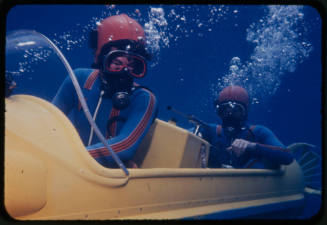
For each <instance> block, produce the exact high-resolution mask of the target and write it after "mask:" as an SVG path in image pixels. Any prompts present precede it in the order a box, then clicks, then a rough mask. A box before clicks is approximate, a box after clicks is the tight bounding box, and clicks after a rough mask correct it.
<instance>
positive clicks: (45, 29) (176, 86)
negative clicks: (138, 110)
mask: <svg viewBox="0 0 327 225" xmlns="http://www.w3.org/2000/svg"><path fill="white" fill-rule="evenodd" d="M150 7H151V6H149V5H134V6H128V5H127V6H116V7H115V8H112V9H110V8H109V6H100V5H99V6H98V5H78V6H73V5H43V6H42V5H39V6H38V5H23V6H16V7H14V8H12V9H11V10H10V11H9V13H8V15H7V27H6V30H7V32H10V31H14V30H17V29H33V30H36V31H38V32H40V33H42V34H44V35H46V36H47V37H49V38H50V39H52V40H53V39H56V38H57V39H58V36H59V35H60V34H63V33H65V32H70V33H71V34H72V35H73V36H74V38H77V37H78V36H84V37H86V36H87V32H82V30H81V29H80V28H81V27H84V25H87V24H90V21H91V19H92V17H98V18H101V17H103V15H108V14H103V13H104V12H105V13H113V14H114V13H115V12H117V10H119V12H120V13H122V12H124V13H126V14H128V15H131V16H132V17H133V18H136V19H138V20H139V21H140V23H141V24H142V25H144V22H147V21H149V20H148V12H149V10H150ZM153 7H162V8H163V9H164V12H165V13H166V19H167V23H168V25H167V29H168V30H167V31H166V33H169V34H171V37H170V38H169V39H170V43H169V47H168V46H165V45H164V44H162V43H161V44H160V53H159V55H158V56H157V58H156V59H155V60H156V62H158V64H157V65H155V66H154V67H149V71H148V75H147V77H146V78H144V79H143V80H140V81H139V83H141V84H144V85H147V86H148V87H149V88H150V89H152V90H153V92H154V93H155V94H156V96H157V98H158V100H159V103H160V112H159V118H161V119H164V120H168V119H169V118H171V117H176V118H177V119H178V121H179V122H178V124H179V125H181V126H183V127H190V126H191V125H190V124H188V123H187V121H185V120H184V119H183V118H181V117H178V116H177V115H173V114H172V113H171V112H168V111H167V110H166V106H168V105H171V106H174V107H176V108H177V109H178V110H180V111H182V112H185V113H187V114H193V115H195V116H197V117H199V118H200V119H202V120H204V121H207V122H219V119H218V118H217V116H216V114H215V112H214V108H213V105H212V100H213V99H214V98H215V97H216V96H214V95H213V92H212V91H211V86H212V85H213V84H215V83H217V79H218V77H219V76H222V75H224V74H226V73H227V72H228V69H229V62H230V60H231V58H232V57H234V56H238V57H240V58H241V59H242V61H246V60H249V57H250V55H251V53H252V52H253V48H254V45H253V44H252V43H250V42H248V41H246V35H247V34H246V29H247V28H248V27H249V25H250V24H251V23H254V22H257V21H258V20H259V19H260V18H262V17H263V16H264V15H265V14H266V7H265V6H263V5H261V6H237V5H227V6H226V7H225V8H224V12H225V13H224V14H222V16H221V17H219V20H218V21H217V22H213V23H211V24H210V25H208V19H210V18H211V17H212V15H211V14H210V13H208V6H206V5H202V6H200V5H198V6H197V5H194V6H193V7H194V9H195V8H197V9H198V11H196V12H197V13H196V14H194V12H195V10H193V11H191V10H185V9H183V8H181V7H180V6H179V7H174V6H169V5H163V6H158V5H154V6H153ZM135 8H138V9H139V10H140V12H141V13H142V16H141V17H137V15H136V14H135V13H134V11H135ZM171 9H175V11H176V14H180V15H185V17H186V21H187V22H186V23H184V22H182V21H180V20H179V21H177V20H173V19H171V18H168V17H167V15H168V13H169V11H170V10H171ZM234 10H238V11H237V13H234ZM303 13H304V18H305V22H306V23H307V25H306V27H307V29H308V30H307V31H306V35H307V40H308V42H310V43H311V44H312V46H313V51H312V52H311V53H310V56H309V57H308V58H307V59H305V60H304V62H303V63H298V64H297V68H296V70H295V71H294V72H293V73H288V72H285V74H284V76H283V77H282V82H281V86H280V88H279V89H278V91H277V92H276V93H275V94H274V95H273V96H267V98H265V99H263V100H262V101H260V103H259V104H255V105H252V106H251V109H250V117H249V121H250V122H251V123H253V124H262V125H265V126H267V127H269V128H270V129H271V130H272V131H274V133H275V134H276V135H277V136H278V137H279V139H280V140H281V141H282V142H283V143H284V144H285V145H289V144H291V143H294V142H308V143H311V144H314V145H316V146H317V149H316V150H317V152H320V151H321V129H322V128H321V126H322V124H321V113H320V110H321V95H322V93H321V86H322V83H321V78H322V75H321V35H322V34H321V20H320V16H319V14H318V12H317V11H316V10H315V9H314V8H312V7H310V6H307V7H305V8H304V9H303ZM194 17H198V18H199V20H200V21H202V22H203V24H207V25H208V26H207V27H206V28H199V27H198V26H197V24H194V23H193V22H192V21H191V20H190V18H194ZM215 18H217V17H215ZM91 24H93V25H94V23H91ZM178 24H180V25H181V27H182V30H183V31H188V34H189V36H186V35H185V33H183V32H182V31H180V30H175V29H174V28H175V27H176V25H178ZM208 28H211V29H212V31H208ZM191 30H193V32H192V33H191V32H190V31H191ZM198 33H202V34H203V36H202V37H200V36H199V35H197V34H198ZM55 34H56V35H55ZM176 37H177V38H178V39H177V40H176V41H175V40H174V38H176ZM62 51H63V53H64V55H65V56H66V57H67V59H68V61H69V62H70V64H71V66H72V67H73V68H77V67H89V66H90V64H91V63H92V61H93V56H92V52H91V50H90V49H89V48H88V45H87V41H83V42H80V46H78V47H77V46H75V47H73V48H72V49H70V50H67V49H65V47H64V48H63V49H62ZM35 71H36V72H37V71H42V72H40V74H41V75H39V77H38V78H37V79H32V80H30V85H31V87H34V88H35V90H38V91H39V93H38V95H39V96H42V95H44V98H46V99H51V98H52V97H53V96H54V94H55V92H56V90H57V89H58V87H59V85H60V83H61V82H62V80H63V79H64V77H65V76H66V73H65V70H64V69H63V67H62V66H56V67H52V68H49V67H48V65H47V66H46V67H45V66H44V65H38V66H37V67H36V68H35ZM45 71H46V72H45ZM35 76H36V75H35ZM23 78H24V77H20V78H17V79H18V81H21V80H22V79H23ZM181 79H182V80H181ZM36 80H37V81H38V82H36ZM21 82H23V81H21ZM18 86H19V87H18V88H17V90H16V92H17V93H19V92H24V91H25V90H24V88H25V85H22V83H21V85H20V83H19V82H18ZM41 89H43V91H42V90H41Z"/></svg>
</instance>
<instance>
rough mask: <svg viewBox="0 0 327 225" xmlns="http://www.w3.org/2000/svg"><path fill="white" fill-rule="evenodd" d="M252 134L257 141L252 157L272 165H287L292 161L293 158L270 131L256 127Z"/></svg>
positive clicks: (262, 127)
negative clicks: (254, 156)
mask: <svg viewBox="0 0 327 225" xmlns="http://www.w3.org/2000/svg"><path fill="white" fill-rule="evenodd" d="M253 132H254V134H255V137H256V139H257V146H256V149H255V150H254V151H253V154H254V155H256V156H257V157H260V158H264V159H266V160H268V161H269V162H270V163H271V164H272V165H281V164H283V165H288V164H290V163H291V162H292V161H293V156H292V155H291V154H290V153H289V151H288V149H287V148H285V146H284V145H283V144H282V143H281V142H280V141H279V140H278V138H277V137H276V136H275V134H274V133H273V132H272V131H271V130H269V129H268V128H266V127H264V126H256V127H255V129H254V130H253Z"/></svg>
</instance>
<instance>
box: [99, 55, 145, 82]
mask: <svg viewBox="0 0 327 225" xmlns="http://www.w3.org/2000/svg"><path fill="white" fill-rule="evenodd" d="M103 70H104V72H107V73H111V74H113V73H118V74H119V73H122V72H128V74H129V75H131V76H132V77H135V78H142V77H144V76H145V74H146V70H147V65H146V60H145V59H144V58H143V57H142V56H141V55H138V54H136V53H133V52H130V51H125V50H114V51H111V52H109V53H108V54H107V55H106V56H105V58H104V61H103Z"/></svg>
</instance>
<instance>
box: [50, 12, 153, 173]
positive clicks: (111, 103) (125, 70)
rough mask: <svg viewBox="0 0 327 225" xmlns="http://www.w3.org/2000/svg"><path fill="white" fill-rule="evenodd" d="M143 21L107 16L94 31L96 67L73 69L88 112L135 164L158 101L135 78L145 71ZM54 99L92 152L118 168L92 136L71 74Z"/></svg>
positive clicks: (92, 43) (113, 144) (123, 157)
mask: <svg viewBox="0 0 327 225" xmlns="http://www.w3.org/2000/svg"><path fill="white" fill-rule="evenodd" d="M145 38H146V37H145V33H144V30H143V28H142V26H141V25H140V24H139V23H138V22H137V21H135V20H134V19H132V18H130V17H128V16H127V15H126V14H120V15H115V16H110V17H107V18H105V19H103V20H102V21H101V22H100V23H99V24H98V25H97V29H96V30H93V31H91V33H90V47H91V48H92V49H93V52H94V55H95V59H94V63H93V64H92V66H91V67H92V69H81V68H80V69H76V70H74V72H75V74H76V77H77V80H78V82H79V83H80V85H81V86H82V91H83V94H84V96H85V100H86V102H87V104H88V106H89V109H90V113H91V114H92V115H93V119H94V120H95V122H96V124H97V125H98V127H99V129H100V130H101V132H102V133H103V134H106V140H107V142H108V144H109V146H110V147H111V148H112V150H113V151H114V152H115V153H117V155H118V157H119V158H120V159H121V160H122V161H123V162H124V163H126V164H127V167H133V168H136V167H137V165H136V164H135V163H134V162H133V161H132V158H133V156H134V153H135V152H136V149H137V147H138V145H139V144H140V142H141V140H142V139H143V137H144V136H145V134H146V133H147V131H148V129H149V127H150V126H151V124H152V122H153V121H154V119H155V117H156V114H157V108H158V106H157V100H156V97H155V96H154V94H153V93H152V92H151V91H150V90H149V89H147V88H145V87H143V86H140V85H138V84H136V83H135V82H134V79H139V78H143V77H144V76H145V75H146V72H147V63H146V61H147V60H150V59H151V55H150V54H149V53H148V52H147V50H146V42H145ZM52 103H53V104H54V105H56V106H57V107H58V108H59V109H61V110H62V111H63V112H64V113H65V114H66V115H68V116H69V118H70V119H71V121H72V123H73V124H74V126H75V128H76V129H77V131H78V132H79V134H80V137H81V139H82V141H83V143H84V144H85V145H86V146H87V150H88V152H89V153H90V154H91V156H92V157H93V158H94V159H95V160H96V161H98V162H99V163H100V164H102V165H103V166H105V167H111V168H113V167H114V168H115V167H117V166H116V164H115V163H114V160H113V158H112V156H111V155H110V152H109V151H108V149H107V148H105V146H104V145H103V144H102V143H101V142H100V140H99V139H98V138H97V137H96V135H94V136H93V129H91V127H90V125H89V123H88V121H87V118H86V117H85V115H84V113H83V110H82V108H81V103H80V102H79V101H78V97H77V95H76V93H75V91H74V87H73V84H72V82H71V79H70V78H69V77H67V78H66V79H65V80H64V82H63V84H62V85H61V87H60V88H59V90H58V92H57V94H56V96H55V97H54V99H53V101H52Z"/></svg>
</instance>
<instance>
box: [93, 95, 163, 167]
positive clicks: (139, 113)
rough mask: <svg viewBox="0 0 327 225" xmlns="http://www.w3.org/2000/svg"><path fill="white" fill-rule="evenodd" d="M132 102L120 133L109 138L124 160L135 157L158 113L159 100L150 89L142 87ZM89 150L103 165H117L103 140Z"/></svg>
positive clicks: (110, 143)
mask: <svg viewBox="0 0 327 225" xmlns="http://www.w3.org/2000/svg"><path fill="white" fill-rule="evenodd" d="M131 104H132V105H131V110H130V111H129V115H128V118H127V120H126V122H125V123H124V126H123V127H122V129H121V131H120V133H119V135H118V136H116V137H114V138H112V139H108V140H107V142H108V144H109V146H110V147H111V148H112V150H113V151H114V152H115V153H116V154H117V155H118V157H119V158H120V159H121V160H122V161H127V160H130V159H132V158H133V156H134V153H135V152H136V149H137V147H138V145H139V144H140V142H141V140H142V139H143V137H144V136H145V134H146V133H147V131H148V130H149V128H150V126H151V124H152V122H153V121H154V119H155V117H156V114H157V107H158V106H157V100H156V98H155V96H154V95H153V94H152V93H151V92H150V91H148V90H144V89H142V92H141V93H138V94H137V96H135V99H134V100H133V102H132V103H131ZM87 150H88V151H89V153H90V154H91V155H92V156H93V158H95V159H96V160H97V161H98V162H99V163H100V164H102V165H103V166H106V167H115V166H116V164H115V163H114V160H113V158H112V156H111V155H110V152H109V151H108V149H107V148H105V147H104V145H103V144H102V143H101V142H100V143H96V144H94V145H91V146H88V147H87Z"/></svg>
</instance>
